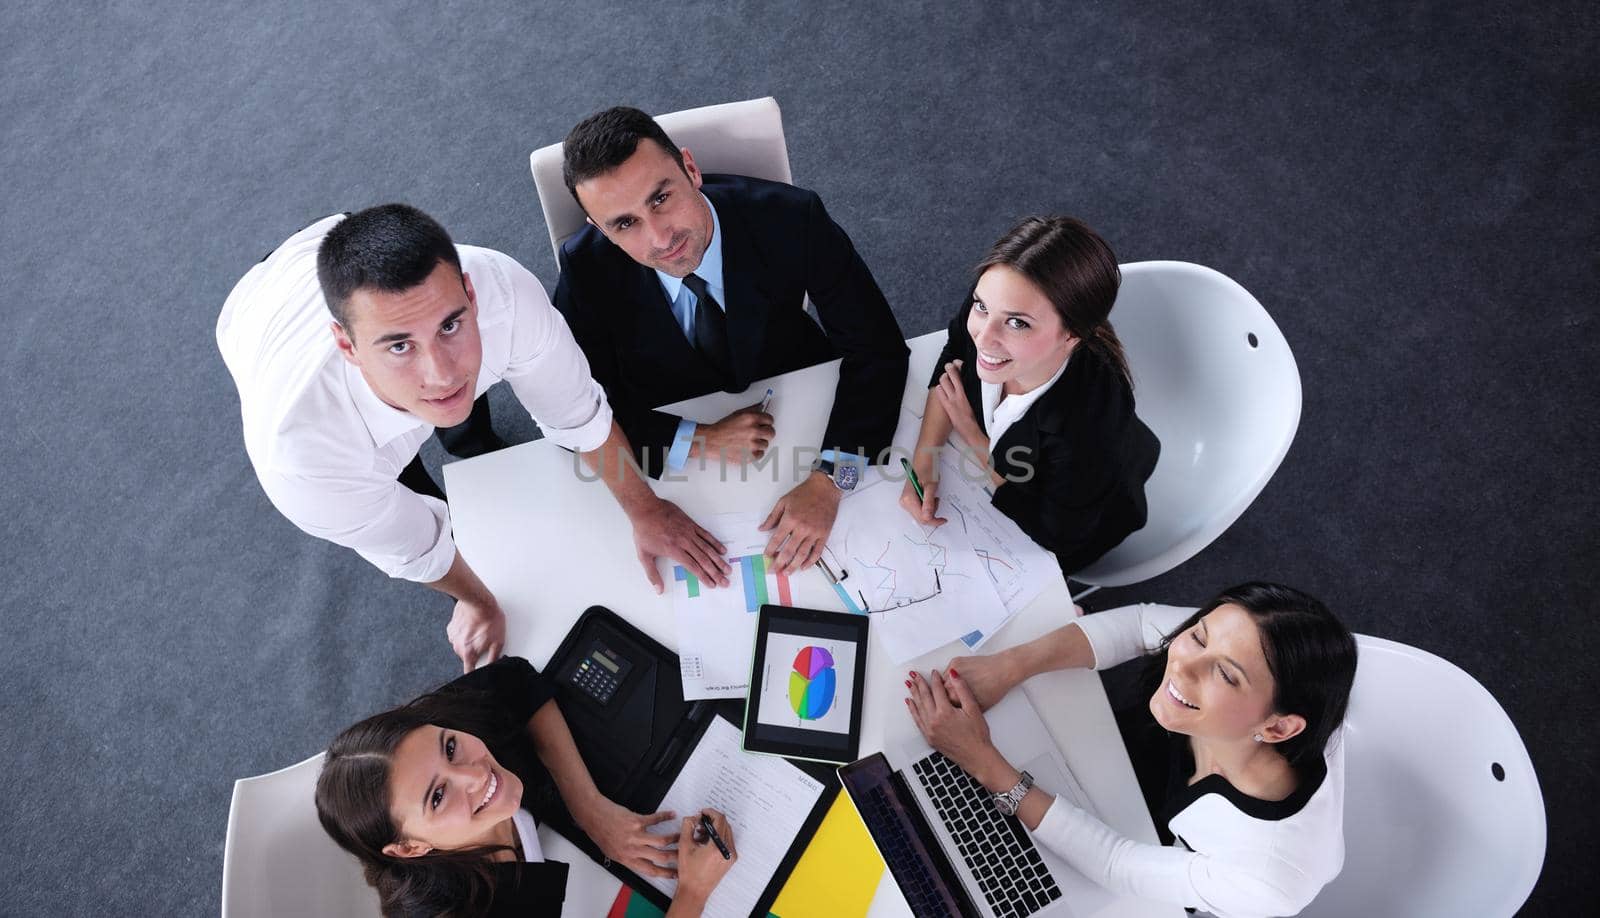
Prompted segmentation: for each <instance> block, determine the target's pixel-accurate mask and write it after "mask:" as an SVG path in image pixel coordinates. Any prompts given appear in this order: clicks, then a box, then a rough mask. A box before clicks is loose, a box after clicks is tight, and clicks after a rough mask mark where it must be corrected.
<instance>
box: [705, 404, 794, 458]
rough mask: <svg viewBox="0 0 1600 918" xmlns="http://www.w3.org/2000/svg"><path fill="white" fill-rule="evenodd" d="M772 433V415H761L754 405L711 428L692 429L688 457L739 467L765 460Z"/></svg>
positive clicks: (742, 409) (759, 409)
mask: <svg viewBox="0 0 1600 918" xmlns="http://www.w3.org/2000/svg"><path fill="white" fill-rule="evenodd" d="M776 432H777V428H776V427H774V426H773V424H772V415H770V414H767V413H766V412H764V411H762V410H761V405H760V404H759V403H758V404H755V405H751V406H750V407H748V408H741V409H739V410H738V411H735V412H734V413H733V414H730V415H728V416H727V417H725V418H723V419H722V420H720V421H718V422H716V423H715V424H699V425H696V427H695V431H694V443H693V444H692V445H691V446H690V447H689V456H690V457H691V458H694V459H699V458H701V457H704V458H707V459H718V458H720V459H721V460H722V461H723V462H725V463H726V462H732V463H734V464H736V465H743V464H745V463H746V462H749V461H751V460H752V459H760V458H761V457H762V456H765V455H766V454H767V448H768V447H769V446H771V445H772V438H773V436H774V435H775V434H776Z"/></svg>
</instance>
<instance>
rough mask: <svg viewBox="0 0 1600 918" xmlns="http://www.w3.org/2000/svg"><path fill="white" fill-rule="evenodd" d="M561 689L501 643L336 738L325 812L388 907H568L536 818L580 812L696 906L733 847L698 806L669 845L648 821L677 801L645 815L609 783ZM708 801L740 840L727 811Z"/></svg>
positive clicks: (574, 818)
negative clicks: (720, 843)
mask: <svg viewBox="0 0 1600 918" xmlns="http://www.w3.org/2000/svg"><path fill="white" fill-rule="evenodd" d="M553 689H554V687H553V686H552V685H551V683H550V681H549V680H547V679H546V678H545V677H544V676H542V675H540V674H539V673H538V672H537V671H536V670H534V668H533V667H532V666H531V665H529V664H528V661H526V660H523V659H521V658H520V657H502V658H501V659H499V660H497V661H495V662H494V663H492V664H490V665H489V666H486V667H483V668H482V669H478V670H475V671H474V672H472V673H469V674H467V675H465V676H462V677H461V678H459V679H457V680H455V681H454V682H451V683H450V684H449V685H446V686H445V687H443V688H441V689H439V690H438V691H436V692H432V693H429V694H427V695H424V696H422V697H421V698H418V699H416V700H415V701H412V702H410V703H409V704H405V705H402V706H400V707H398V708H395V709H394V710H392V711H385V712H384V713H382V714H377V715H375V716H373V717H369V718H367V719H366V720H363V721H362V722H360V723H358V724H356V725H355V726H353V727H350V728H349V729H347V730H345V731H344V732H343V733H340V734H339V736H338V737H336V738H335V739H334V741H333V743H332V744H331V745H330V746H329V747H328V753H327V759H326V761H325V762H324V764H323V767H322V774H321V775H320V776H319V777H318V779H317V794H316V800H317V816H318V818H320V819H321V821H322V826H323V828H324V829H326V830H327V832H328V834H329V835H330V836H332V837H333V840H334V841H336V842H338V843H339V845H340V846H341V847H343V848H344V849H345V850H346V851H349V852H350V853H351V854H354V855H355V856H356V857H357V858H358V859H359V860H360V861H361V864H362V866H363V868H364V869H365V871H366V877H367V882H368V883H370V884H372V886H373V887H375V888H376V889H377V891H378V898H379V901H380V903H381V905H382V908H383V913H384V915H386V916H407V918H411V916H430V918H431V916H447V918H468V916H491V915H520V916H554V915H559V914H561V905H562V901H563V899H564V898H565V890H566V879H567V865H565V864H562V863H559V862H555V861H547V860H545V859H544V857H543V854H542V852H541V851H540V848H539V836H538V834H537V832H536V831H535V829H536V824H535V819H536V818H537V819H539V820H545V819H551V818H558V819H563V820H570V822H571V823H572V824H573V825H575V826H576V827H577V828H579V829H581V830H582V831H583V832H584V833H585V834H586V835H587V836H588V838H589V840H590V841H591V842H593V846H594V847H596V848H598V849H599V851H600V853H601V854H602V855H603V856H605V857H608V858H610V859H611V860H614V861H618V862H620V863H622V864H624V865H625V866H627V867H628V868H629V869H630V870H632V871H633V872H634V873H637V874H641V875H644V876H654V877H674V876H675V877H676V878H677V880H678V893H677V896H676V897H675V898H674V900H673V903H672V910H671V911H670V912H668V914H669V915H672V916H692V915H698V914H700V909H701V907H702V906H703V905H704V904H705V900H706V898H707V897H708V896H709V895H710V894H711V890H712V888H713V887H715V886H716V884H717V881H718V880H720V879H721V878H722V875H723V874H724V873H726V872H727V870H728V868H729V867H731V866H732V865H733V860H736V859H737V854H736V853H735V855H734V858H733V859H725V858H724V857H723V856H722V855H721V853H719V852H718V851H717V850H715V849H714V848H711V847H710V846H708V845H707V844H706V841H707V839H705V838H701V837H699V835H698V833H697V831H696V828H695V826H696V825H697V823H698V819H691V818H685V819H683V820H682V823H681V825H680V826H679V832H678V834H677V838H676V851H672V850H668V848H669V847H670V845H671V843H672V841H673V838H672V837H670V836H664V835H660V834H656V833H651V832H649V831H647V830H648V829H649V827H650V826H652V825H655V824H657V823H661V822H664V821H666V820H668V819H671V818H672V817H673V814H672V813H656V814H654V815H651V816H645V815H642V814H638V813H634V812H631V811H629V810H627V809H625V808H624V807H621V806H619V805H618V804H616V803H614V802H612V801H611V800H608V799H607V798H606V797H605V796H604V795H602V794H601V793H600V792H599V790H597V789H596V788H595V785H594V781H593V780H592V779H591V778H590V776H589V770H588V768H587V767H586V766H585V765H584V764H583V760H582V758H580V757H579V755H578V750H577V747H576V746H575V745H574V743H573V740H572V733H571V731H570V730H569V729H568V728H567V722H566V719H565V718H564V717H563V716H562V714H561V709H560V708H559V707H557V705H556V702H555V699H554V697H553V694H554V692H553ZM706 814H707V815H708V816H710V818H711V820H712V824H713V826H714V827H715V829H716V830H717V833H718V835H719V836H721V837H722V839H723V840H724V842H725V843H727V844H728V845H729V846H730V848H731V846H732V845H733V834H732V828H731V827H730V826H729V825H728V823H727V820H726V819H724V818H723V816H722V815H721V814H719V813H716V812H714V811H710V810H708V811H706ZM694 815H695V816H698V815H699V814H694ZM686 816H687V814H686ZM674 861H675V862H676V863H675V865H674Z"/></svg>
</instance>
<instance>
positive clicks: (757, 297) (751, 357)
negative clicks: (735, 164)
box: [708, 195, 798, 391]
mask: <svg viewBox="0 0 1600 918" xmlns="http://www.w3.org/2000/svg"><path fill="white" fill-rule="evenodd" d="M708 197H709V196H708ZM718 197H719V198H720V197H722V196H721V195H718ZM713 204H714V205H715V206H716V208H717V222H719V223H720V224H721V225H722V287H723V291H724V295H725V296H726V298H727V300H728V301H727V302H726V303H723V304H722V306H723V308H724V309H725V310H727V313H728V346H729V348H730V349H732V351H733V375H734V379H733V385H734V391H738V390H741V389H743V388H744V387H746V386H748V385H750V381H751V380H752V379H755V378H756V377H757V376H760V375H764V374H761V373H760V372H758V367H759V366H760V364H761V350H762V348H763V346H765V344H766V337H767V322H768V316H769V312H770V310H771V309H772V306H773V304H772V298H771V296H770V295H769V294H768V292H767V291H766V290H765V289H764V288H763V286H762V284H761V276H762V274H763V272H764V270H765V264H764V261H763V259H762V258H761V254H760V252H759V251H758V250H757V249H756V246H755V243H754V241H753V239H752V238H751V235H750V231H751V227H750V226H749V224H748V223H746V221H745V220H744V215H743V214H741V213H740V212H739V210H738V207H737V205H735V204H734V202H732V201H728V200H718V201H713ZM796 308H798V306H797V307H796Z"/></svg>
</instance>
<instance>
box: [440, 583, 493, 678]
mask: <svg viewBox="0 0 1600 918" xmlns="http://www.w3.org/2000/svg"><path fill="white" fill-rule="evenodd" d="M444 633H445V636H446V637H448V638H450V649H451V650H454V651H455V652H456V656H458V657H460V658H461V671H462V672H464V673H470V672H472V671H473V670H474V669H476V668H477V666H478V657H479V656H481V655H485V654H486V655H487V656H488V657H489V662H490V663H493V662H494V661H495V660H498V659H500V654H501V652H502V651H503V650H504V649H505V646H506V616H505V613H504V612H501V611H500V604H499V603H498V602H495V601H494V598H493V597H490V598H489V599H488V601H487V602H472V601H469V600H466V599H458V600H456V610H455V612H454V613H453V614H452V615H451V616H450V624H448V625H446V626H445V629H444Z"/></svg>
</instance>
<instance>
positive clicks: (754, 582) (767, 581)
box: [672, 543, 794, 615]
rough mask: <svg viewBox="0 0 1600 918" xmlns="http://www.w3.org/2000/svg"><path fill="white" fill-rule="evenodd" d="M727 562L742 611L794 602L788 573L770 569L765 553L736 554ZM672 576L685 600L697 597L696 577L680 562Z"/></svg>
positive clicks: (756, 610)
mask: <svg viewBox="0 0 1600 918" xmlns="http://www.w3.org/2000/svg"><path fill="white" fill-rule="evenodd" d="M724 544H726V543H724ZM728 563H730V564H732V565H733V568H734V578H735V580H736V582H737V585H738V586H740V587H741V590H740V592H741V594H742V595H743V597H744V610H745V611H746V612H748V613H749V614H751V615H754V614H755V613H757V612H759V611H761V607H762V606H763V605H766V604H767V603H777V604H778V605H780V606H789V605H793V604H794V603H792V602H791V601H790V598H789V575H788V574H785V573H783V572H782V571H775V570H773V569H772V562H771V561H770V560H769V559H768V558H767V556H766V555H763V554H761V553H760V552H757V553H756V554H753V555H740V556H738V557H735V558H729V559H728ZM672 578H673V580H674V581H678V582H681V583H683V585H684V587H683V588H684V591H685V593H686V596H685V598H686V599H699V598H700V594H701V587H700V578H699V577H696V576H695V575H693V574H691V573H689V571H688V570H687V569H686V568H684V566H683V565H681V564H674V565H673V566H672Z"/></svg>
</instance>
